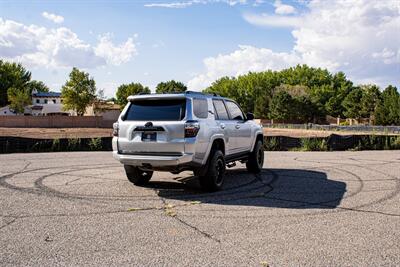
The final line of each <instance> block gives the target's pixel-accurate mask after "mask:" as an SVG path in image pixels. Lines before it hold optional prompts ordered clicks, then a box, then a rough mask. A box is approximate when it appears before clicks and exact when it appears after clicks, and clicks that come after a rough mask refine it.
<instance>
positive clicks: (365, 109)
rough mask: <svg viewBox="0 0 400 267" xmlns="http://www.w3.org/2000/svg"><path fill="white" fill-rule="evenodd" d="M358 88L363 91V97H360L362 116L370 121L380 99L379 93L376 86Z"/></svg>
mask: <svg viewBox="0 0 400 267" xmlns="http://www.w3.org/2000/svg"><path fill="white" fill-rule="evenodd" d="M360 87H361V89H362V90H363V95H362V97H361V113H362V116H363V117H366V118H371V119H372V117H373V115H374V114H375V110H376V108H377V106H378V103H379V100H380V98H381V92H380V91H379V87H378V86H376V85H372V84H370V85H361V86H360Z"/></svg>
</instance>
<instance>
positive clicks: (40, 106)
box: [30, 90, 71, 116]
mask: <svg viewBox="0 0 400 267" xmlns="http://www.w3.org/2000/svg"><path fill="white" fill-rule="evenodd" d="M30 110H31V112H30V115H33V116H52V115H64V116H69V115H71V114H70V112H68V111H63V105H62V98H61V93H59V92H37V91H36V90H34V91H32V106H30Z"/></svg>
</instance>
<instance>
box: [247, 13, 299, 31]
mask: <svg viewBox="0 0 400 267" xmlns="http://www.w3.org/2000/svg"><path fill="white" fill-rule="evenodd" d="M243 18H244V19H245V20H246V21H247V22H249V23H251V24H254V25H257V26H266V27H289V28H292V27H296V26H300V25H301V24H302V18H301V17H293V16H274V15H268V14H261V15H259V14H248V13H246V14H244V15H243Z"/></svg>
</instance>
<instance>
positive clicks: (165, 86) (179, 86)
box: [156, 80, 187, 94]
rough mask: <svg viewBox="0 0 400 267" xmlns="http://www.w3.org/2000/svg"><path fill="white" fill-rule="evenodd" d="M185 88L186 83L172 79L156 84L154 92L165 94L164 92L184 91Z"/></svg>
mask: <svg viewBox="0 0 400 267" xmlns="http://www.w3.org/2000/svg"><path fill="white" fill-rule="evenodd" d="M186 90H187V87H186V85H184V84H183V83H181V82H177V81H174V80H171V81H168V82H160V83H159V84H157V87H156V93H157V94H165V93H174V92H185V91H186Z"/></svg>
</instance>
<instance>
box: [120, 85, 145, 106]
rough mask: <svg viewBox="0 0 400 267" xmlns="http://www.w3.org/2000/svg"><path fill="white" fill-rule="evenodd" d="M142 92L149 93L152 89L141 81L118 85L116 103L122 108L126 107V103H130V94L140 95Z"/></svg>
mask: <svg viewBox="0 0 400 267" xmlns="http://www.w3.org/2000/svg"><path fill="white" fill-rule="evenodd" d="M141 93H146V94H149V93H150V89H149V88H148V87H147V86H143V85H142V84H140V83H130V84H122V85H120V86H119V87H118V89H117V92H116V94H115V98H116V103H117V104H119V105H120V106H121V108H123V107H125V105H126V103H128V99H127V98H128V96H130V95H138V94H141Z"/></svg>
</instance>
